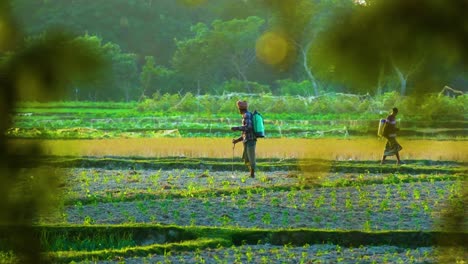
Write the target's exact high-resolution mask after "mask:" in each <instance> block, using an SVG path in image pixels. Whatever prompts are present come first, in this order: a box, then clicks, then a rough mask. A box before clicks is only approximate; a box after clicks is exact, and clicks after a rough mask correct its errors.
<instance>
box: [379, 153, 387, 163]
mask: <svg viewBox="0 0 468 264" xmlns="http://www.w3.org/2000/svg"><path fill="white" fill-rule="evenodd" d="M386 158H387V156H385V155H383V156H382V160H381V161H380V164H384V162H385V159H386Z"/></svg>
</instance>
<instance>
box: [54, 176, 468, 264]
mask: <svg viewBox="0 0 468 264" xmlns="http://www.w3.org/2000/svg"><path fill="white" fill-rule="evenodd" d="M68 174H69V179H68V183H67V188H66V195H67V199H68V200H67V202H66V205H65V206H64V208H63V212H62V218H61V219H57V218H55V219H53V220H50V221H53V222H66V223H75V224H83V223H86V224H123V223H158V224H165V225H166V224H167V225H171V224H175V225H179V226H211V227H241V228H262V229H263V228H265V229H291V228H316V229H323V230H363V231H397V230H441V229H443V227H444V226H443V225H444V222H443V221H442V220H441V219H442V218H441V216H442V215H443V214H445V213H446V210H447V206H448V205H450V204H451V203H452V202H453V201H455V200H457V199H459V198H460V196H461V193H462V190H463V184H464V181H461V180H456V179H455V180H454V179H453V178H449V179H445V178H442V179H440V180H427V179H426V180H420V181H419V180H416V181H408V182H401V183H380V184H378V183H375V182H376V180H379V179H381V180H384V179H385V178H386V177H392V176H393V177H394V176H395V175H390V174H378V173H364V174H360V173H341V172H335V173H321V174H320V177H319V176H317V177H313V178H310V176H308V177H309V178H308V177H305V176H304V175H301V173H300V172H291V171H274V172H266V173H261V172H260V173H259V174H258V175H257V177H256V178H255V179H252V178H250V177H248V174H247V173H246V172H241V171H206V170H191V169H187V170H177V169H176V170H104V169H85V168H78V169H71V170H69V171H68ZM420 176H421V175H409V177H420ZM423 176H424V175H423ZM426 176H427V175H426ZM344 179H346V181H345V182H347V183H348V184H346V185H344V186H342V187H339V186H337V185H333V183H337V182H339V181H343V180H344ZM353 182H355V184H354V183H353ZM377 182H378V181H377ZM327 186H329V187H327ZM467 226H468V224H467V222H466V219H465V220H464V222H463V227H462V228H464V230H466V227H467ZM436 252H437V249H436V248H435V247H416V248H400V247H395V246H390V245H389V246H360V247H340V246H339V245H332V244H314V245H304V246H292V245H285V246H276V245H270V244H259V245H243V246H237V247H234V246H233V247H231V248H222V247H221V248H217V249H205V250H197V251H195V252H168V253H167V254H165V255H148V256H147V257H144V258H140V257H138V258H130V257H129V258H119V259H116V260H112V261H102V263H117V262H121V261H124V262H125V263H438V262H439V260H437V254H436Z"/></svg>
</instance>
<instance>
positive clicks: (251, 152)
mask: <svg viewBox="0 0 468 264" xmlns="http://www.w3.org/2000/svg"><path fill="white" fill-rule="evenodd" d="M246 147H247V156H248V158H249V164H250V177H252V178H255V169H256V165H257V162H256V159H255V147H256V142H255V141H254V142H247V144H246Z"/></svg>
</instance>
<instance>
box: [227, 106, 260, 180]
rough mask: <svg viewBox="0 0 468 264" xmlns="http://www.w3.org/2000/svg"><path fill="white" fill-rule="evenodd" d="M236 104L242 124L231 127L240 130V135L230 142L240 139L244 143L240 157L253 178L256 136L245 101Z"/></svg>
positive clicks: (236, 141)
mask: <svg viewBox="0 0 468 264" xmlns="http://www.w3.org/2000/svg"><path fill="white" fill-rule="evenodd" d="M236 105H237V108H238V109H239V113H240V114H241V115H242V126H238V127H231V130H232V131H242V135H241V136H240V137H239V138H235V139H233V140H232V143H233V144H234V145H235V144H236V143H238V142H241V141H242V142H243V143H244V152H243V154H242V159H243V160H244V162H245V164H246V165H247V167H248V168H249V169H250V177H252V178H255V166H256V162H255V147H256V145H257V137H256V136H255V133H254V131H253V124H252V113H251V112H249V111H248V110H247V106H248V105H247V102H246V101H237V103H236Z"/></svg>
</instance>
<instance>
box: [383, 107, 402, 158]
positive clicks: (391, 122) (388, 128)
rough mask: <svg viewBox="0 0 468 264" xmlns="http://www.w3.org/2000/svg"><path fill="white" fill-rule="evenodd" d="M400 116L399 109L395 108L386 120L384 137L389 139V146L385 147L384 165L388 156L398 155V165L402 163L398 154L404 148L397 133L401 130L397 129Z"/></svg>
mask: <svg viewBox="0 0 468 264" xmlns="http://www.w3.org/2000/svg"><path fill="white" fill-rule="evenodd" d="M397 114H398V108H396V107H394V108H393V109H392V113H391V114H390V115H389V116H387V119H386V120H385V127H384V131H383V136H384V137H385V138H386V139H387V144H386V145H385V150H384V154H383V156H382V161H381V162H380V164H384V162H385V158H386V157H387V156H393V155H396V158H397V165H400V164H401V161H400V154H399V153H398V152H399V151H400V150H402V149H403V148H402V147H401V145H400V144H398V142H397V141H396V133H397V131H399V130H400V129H399V128H397V127H396V115H397Z"/></svg>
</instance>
